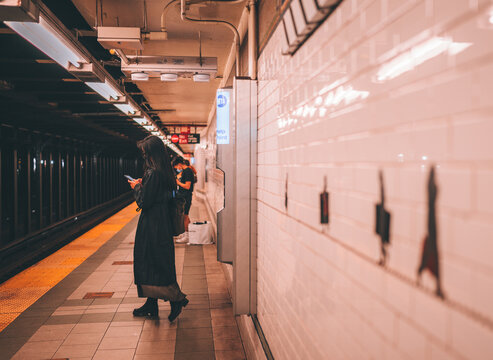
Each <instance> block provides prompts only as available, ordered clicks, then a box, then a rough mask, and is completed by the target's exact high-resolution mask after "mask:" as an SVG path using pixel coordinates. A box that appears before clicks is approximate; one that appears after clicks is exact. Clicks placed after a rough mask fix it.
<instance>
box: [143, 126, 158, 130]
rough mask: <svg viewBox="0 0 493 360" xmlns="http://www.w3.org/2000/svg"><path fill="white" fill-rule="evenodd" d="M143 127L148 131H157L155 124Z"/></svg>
mask: <svg viewBox="0 0 493 360" xmlns="http://www.w3.org/2000/svg"><path fill="white" fill-rule="evenodd" d="M143 128H144V129H146V130H147V131H156V128H155V127H154V125H144V126H143Z"/></svg>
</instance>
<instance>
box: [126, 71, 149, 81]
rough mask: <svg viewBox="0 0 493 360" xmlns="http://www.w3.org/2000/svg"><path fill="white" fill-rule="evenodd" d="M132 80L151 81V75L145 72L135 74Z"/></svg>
mask: <svg viewBox="0 0 493 360" xmlns="http://www.w3.org/2000/svg"><path fill="white" fill-rule="evenodd" d="M130 78H131V79H132V80H134V81H147V80H149V74H146V73H145V72H133V73H132V75H131V76H130Z"/></svg>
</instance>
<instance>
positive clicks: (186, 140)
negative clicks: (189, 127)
mask: <svg viewBox="0 0 493 360" xmlns="http://www.w3.org/2000/svg"><path fill="white" fill-rule="evenodd" d="M168 139H170V140H171V142H173V143H175V144H176V143H179V144H198V143H200V134H170V135H168Z"/></svg>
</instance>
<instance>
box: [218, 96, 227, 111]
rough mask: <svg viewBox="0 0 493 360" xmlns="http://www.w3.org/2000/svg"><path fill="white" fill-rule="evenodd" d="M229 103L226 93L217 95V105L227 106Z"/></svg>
mask: <svg viewBox="0 0 493 360" xmlns="http://www.w3.org/2000/svg"><path fill="white" fill-rule="evenodd" d="M227 103H228V98H227V97H226V96H224V95H218V96H217V106H218V107H220V108H222V107H225V106H226V104H227Z"/></svg>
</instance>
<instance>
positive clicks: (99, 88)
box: [86, 79, 123, 101]
mask: <svg viewBox="0 0 493 360" xmlns="http://www.w3.org/2000/svg"><path fill="white" fill-rule="evenodd" d="M86 85H87V86H89V87H90V88H91V89H93V90H94V91H96V92H97V93H98V94H99V95H101V96H102V97H104V98H105V99H106V100H108V101H111V100H118V98H119V97H120V96H123V94H122V93H121V92H120V91H119V90H117V89H116V88H114V87H113V85H111V83H109V82H108V80H107V79H105V80H104V83H99V82H86Z"/></svg>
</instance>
